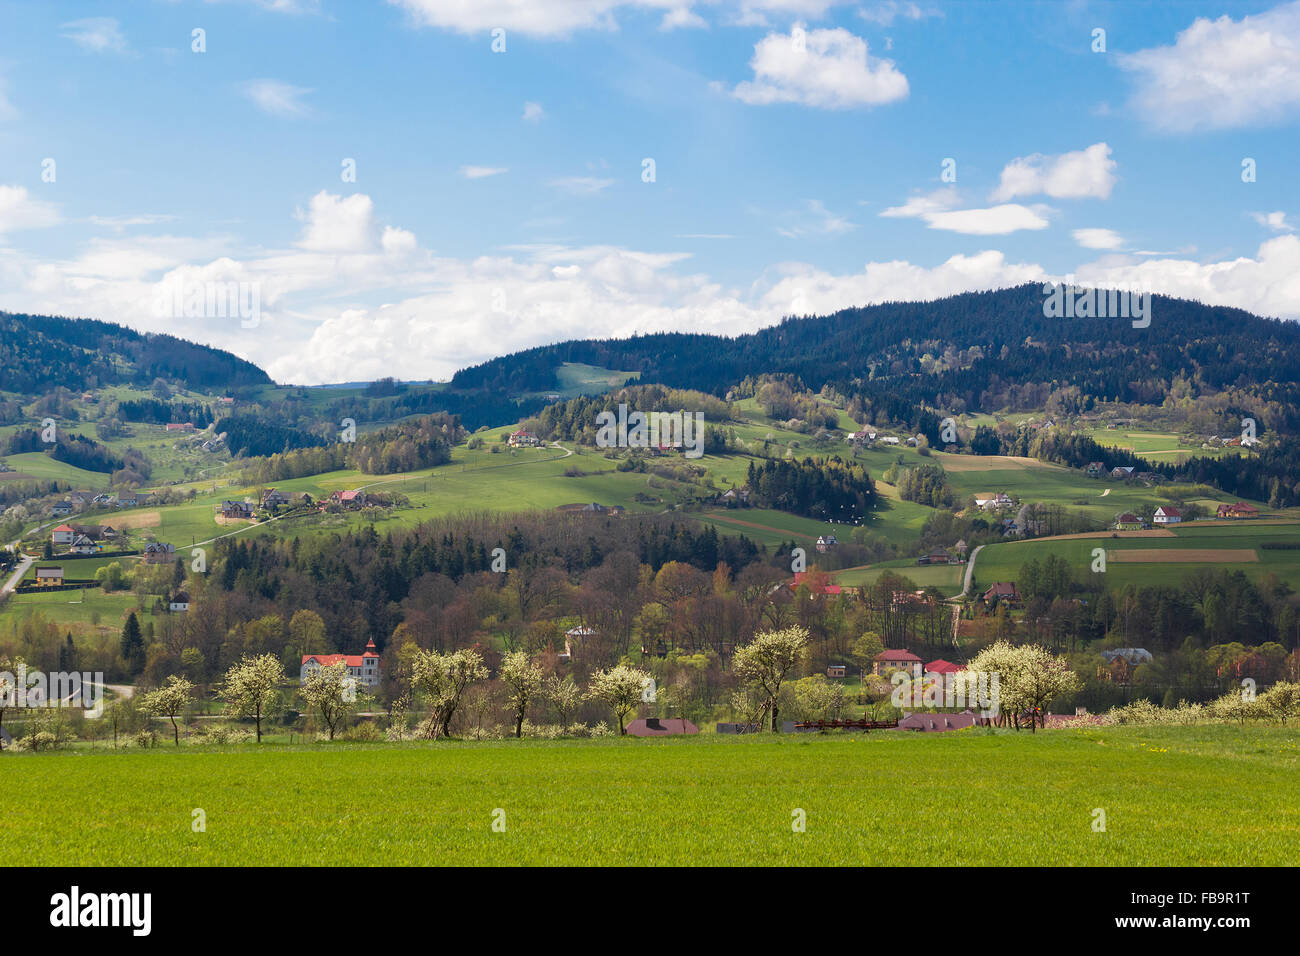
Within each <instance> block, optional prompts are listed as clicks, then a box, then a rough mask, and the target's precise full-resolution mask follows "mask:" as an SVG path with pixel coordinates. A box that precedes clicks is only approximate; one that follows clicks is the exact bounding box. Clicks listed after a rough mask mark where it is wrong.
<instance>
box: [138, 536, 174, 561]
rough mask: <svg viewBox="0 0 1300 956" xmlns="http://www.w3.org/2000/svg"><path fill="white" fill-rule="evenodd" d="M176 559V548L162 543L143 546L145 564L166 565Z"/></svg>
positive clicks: (153, 542)
mask: <svg viewBox="0 0 1300 956" xmlns="http://www.w3.org/2000/svg"><path fill="white" fill-rule="evenodd" d="M175 558H176V546H175V545H171V544H167V543H166V542H163V541H151V542H149V543H148V544H146V545H145V546H144V562H145V564H167V563H168V562H170V561H173V560H175Z"/></svg>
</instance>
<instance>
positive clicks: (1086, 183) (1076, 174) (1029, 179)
mask: <svg viewBox="0 0 1300 956" xmlns="http://www.w3.org/2000/svg"><path fill="white" fill-rule="evenodd" d="M1110 152H1111V150H1110V147H1109V146H1108V145H1106V144H1105V143H1093V144H1092V145H1091V146H1089V147H1088V148H1087V149H1082V150H1076V151H1074V152H1071V153H1061V154H1060V155H1059V156H1044V155H1043V154H1042V153H1034V154H1033V155H1032V156H1021V157H1018V158H1016V159H1013V160H1012V161H1011V162H1009V163H1008V164H1007V165H1006V167H1005V168H1004V169H1003V170H1002V181H1001V182H1000V183H999V185H998V188H997V189H995V190H994V191H993V194H992V195H991V196H990V197H989V198H990V199H992V200H994V201H995V202H997V201H1000V200H1004V199H1014V198H1015V197H1017V196H1034V195H1039V194H1046V195H1048V196H1052V197H1053V198H1056V199H1108V198H1110V193H1111V190H1112V189H1114V188H1115V169H1116V167H1117V166H1118V165H1119V164H1118V163H1116V162H1115V160H1113V159H1111V158H1110Z"/></svg>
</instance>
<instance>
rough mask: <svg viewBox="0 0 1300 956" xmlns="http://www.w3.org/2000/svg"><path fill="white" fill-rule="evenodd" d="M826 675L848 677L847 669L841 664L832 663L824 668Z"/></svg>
mask: <svg viewBox="0 0 1300 956" xmlns="http://www.w3.org/2000/svg"><path fill="white" fill-rule="evenodd" d="M826 676H827V677H848V676H849V669H848V668H847V667H845V666H844V665H843V664H832V665H831V666H830V667H828V668H826Z"/></svg>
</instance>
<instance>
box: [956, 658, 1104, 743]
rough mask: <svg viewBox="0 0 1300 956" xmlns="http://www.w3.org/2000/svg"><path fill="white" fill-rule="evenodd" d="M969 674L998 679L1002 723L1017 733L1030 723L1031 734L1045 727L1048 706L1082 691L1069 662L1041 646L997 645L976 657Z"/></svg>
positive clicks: (969, 668)
mask: <svg viewBox="0 0 1300 956" xmlns="http://www.w3.org/2000/svg"><path fill="white" fill-rule="evenodd" d="M967 671H968V672H976V673H985V674H997V675H998V702H997V706H998V711H999V719H1000V720H1006V721H1008V722H1009V723H1010V724H1011V725H1012V726H1013V727H1015V728H1016V730H1020V729H1021V724H1022V722H1024V721H1026V720H1027V721H1028V723H1029V729H1030V731H1031V732H1033V731H1036V730H1037V728H1038V727H1040V726H1042V725H1043V724H1044V723H1045V716H1046V714H1047V706H1048V705H1049V704H1050V703H1051V702H1052V701H1053V700H1055V699H1056V698H1057V697H1060V696H1061V695H1063V694H1070V693H1073V692H1074V691H1077V690H1078V689H1079V686H1080V683H1079V675H1078V674H1076V673H1074V671H1072V670H1070V665H1069V662H1067V661H1066V659H1065V658H1064V657H1059V656H1057V655H1055V654H1053V653H1052V652H1051V651H1049V650H1048V649H1047V648H1045V647H1043V646H1042V645H1040V644H1025V645H1023V646H1021V647H1016V646H1014V645H1012V644H1009V643H1008V642H1006V641H996V642H994V643H993V644H991V645H989V646H988V647H986V648H985V649H984V650H982V651H980V652H979V654H977V655H975V659H974V660H972V661H971V662H970V664H969V665H968V666H967Z"/></svg>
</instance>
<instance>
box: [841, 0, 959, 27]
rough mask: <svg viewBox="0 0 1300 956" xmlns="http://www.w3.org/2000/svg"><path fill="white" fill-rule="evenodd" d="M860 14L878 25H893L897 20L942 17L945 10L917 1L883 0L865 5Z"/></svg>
mask: <svg viewBox="0 0 1300 956" xmlns="http://www.w3.org/2000/svg"><path fill="white" fill-rule="evenodd" d="M858 16H860V17H861V18H862V19H863V20H866V21H867V22H868V23H874V24H877V25H878V26H882V27H887V26H892V25H893V23H894V21H895V20H898V19H903V20H924V19H926V18H927V17H942V16H943V11H942V10H939V9H937V8H933V7H922V6H920V5H918V4H915V3H900V2H898V0H883V2H880V3H874V4H871V5H870V6H867V7H863V8H862V9H861V10H859V11H858Z"/></svg>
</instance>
